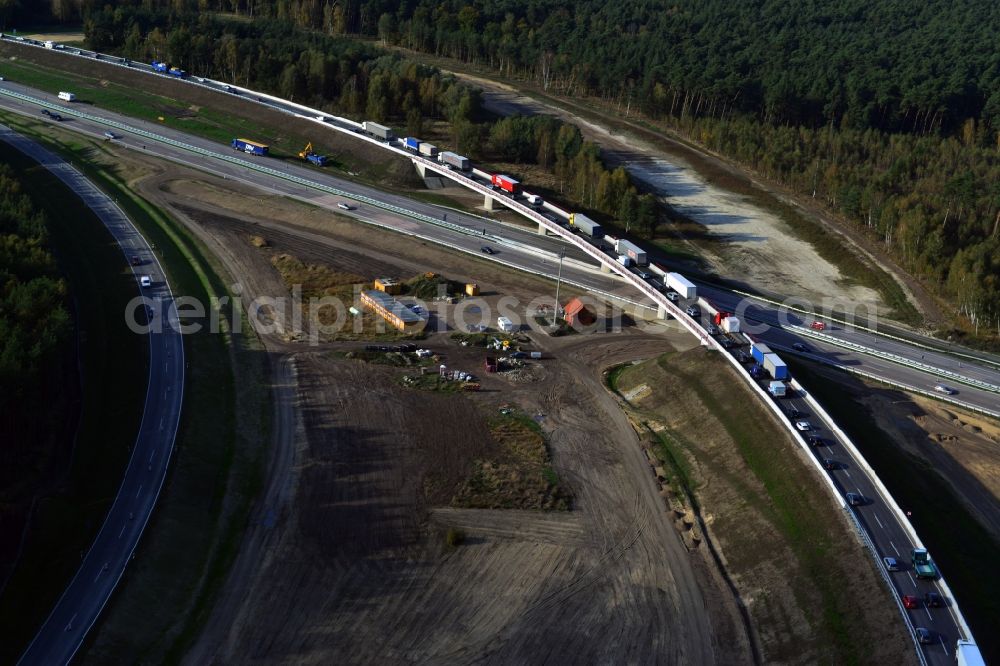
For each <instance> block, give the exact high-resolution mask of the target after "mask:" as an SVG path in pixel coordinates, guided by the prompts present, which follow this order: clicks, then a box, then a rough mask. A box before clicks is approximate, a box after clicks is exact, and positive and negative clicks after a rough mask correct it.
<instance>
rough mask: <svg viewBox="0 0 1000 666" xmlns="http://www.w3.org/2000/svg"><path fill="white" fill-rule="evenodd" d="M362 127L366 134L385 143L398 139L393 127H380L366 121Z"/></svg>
mask: <svg viewBox="0 0 1000 666" xmlns="http://www.w3.org/2000/svg"><path fill="white" fill-rule="evenodd" d="M361 127H362V128H364V130H365V133H366V134H370V135H371V136H373V137H375V138H377V139H382V140H383V141H392V140H393V139H395V138H396V133H395V132H393V131H392V128H391V127H386V126H385V125H379V124H378V123H373V122H372V121H370V120H366V121H365V122H363V123H361Z"/></svg>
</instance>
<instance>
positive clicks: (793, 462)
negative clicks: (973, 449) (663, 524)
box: [606, 349, 906, 663]
mask: <svg viewBox="0 0 1000 666" xmlns="http://www.w3.org/2000/svg"><path fill="white" fill-rule="evenodd" d="M606 381H607V382H608V384H609V386H611V387H612V388H613V389H615V390H617V391H618V392H619V395H622V394H629V393H630V392H631V394H632V395H635V396H637V397H636V398H635V400H634V401H633V403H632V408H631V411H632V412H633V413H632V417H633V419H635V420H638V421H640V422H644V423H645V425H646V426H647V427H648V428H649V430H650V432H651V433H655V435H656V436H655V437H654V438H645V437H644V440H646V441H647V443H648V445H649V446H650V448H651V449H652V450H653V451H654V452H655V453H656V455H657V457H658V458H659V459H660V460H661V461H663V462H664V463H665V467H666V466H667V465H669V468H670V470H671V474H667V476H668V477H670V476H674V477H676V478H671V479H669V480H670V483H669V484H668V485H669V490H670V491H671V492H673V493H674V494H676V492H677V490H678V489H677V486H680V487H683V488H685V489H687V490H688V492H689V495H690V499H691V503H692V506H693V508H694V509H695V510H696V511H698V512H699V513H700V515H702V516H704V522H705V523H706V525H707V526H710V528H711V533H712V534H711V539H712V541H713V542H716V543H718V544H719V548H720V549H721V552H722V553H723V557H724V560H723V561H724V562H725V569H726V572H727V573H728V575H729V576H731V578H732V580H733V581H735V585H736V589H737V590H738V591H739V594H740V595H741V597H743V598H744V600H745V601H746V603H747V604H748V608H749V611H750V616H751V618H752V621H753V624H754V626H755V628H756V631H757V633H758V634H759V635H760V637H761V649H762V653H763V656H764V659H765V661H787V660H792V661H794V660H796V658H798V659H800V660H805V661H819V662H829V663H866V662H869V661H871V659H872V658H873V654H872V653H869V652H866V651H865V647H864V646H865V644H866V643H868V642H877V641H878V635H877V634H876V635H872V632H893V631H896V632H897V633H896V634H893V635H894V636H895V638H896V639H897V642H898V643H899V649H906V644H905V641H903V640H901V639H902V638H903V632H902V624H901V623H900V622H898V618H895V619H896V622H892V621H891V620H892V615H893V612H894V609H893V607H892V605H891V603H890V602H889V595H888V592H887V591H886V590H885V589H884V586H881V583H880V582H879V579H878V578H877V575H876V572H875V570H874V565H873V563H872V561H871V558H870V557H869V555H868V553H867V552H866V551H864V550H863V547H862V546H860V544H858V542H857V540H856V539H854V538H851V535H850V528H849V527H848V525H847V524H846V522H845V521H844V520H843V519H842V517H840V516H839V512H838V511H837V509H836V508H835V507H834V505H833V504H832V503H831V502H829V501H827V497H826V496H825V495H823V496H821V497H817V481H816V479H815V477H814V476H813V475H811V474H810V473H809V470H808V468H807V466H806V464H805V463H804V462H803V461H802V460H801V459H800V457H799V456H798V455H797V454H796V453H795V448H794V444H793V443H792V442H791V441H790V439H789V437H788V436H787V434H785V433H784V432H783V430H782V429H781V428H780V426H779V425H778V424H777V423H775V422H774V421H773V420H772V419H769V418H766V417H763V418H762V417H761V414H760V413H759V409H760V407H759V406H758V405H756V404H755V400H754V399H753V398H752V397H751V395H750V394H749V391H748V390H747V389H745V388H743V387H742V385H739V386H737V387H733V386H732V375H731V373H730V372H729V371H728V370H727V367H726V363H725V361H724V360H723V359H722V358H721V357H720V356H719V355H718V354H716V353H711V352H705V351H704V350H700V349H697V350H692V351H689V352H685V353H670V354H665V355H663V356H660V357H659V358H657V359H655V360H653V361H647V362H644V363H641V364H637V365H626V366H619V369H615V371H614V372H609V373H608V378H607V380H606ZM822 492H825V491H822ZM762 539H765V540H766V541H767V542H768V544H769V546H768V548H767V549H763V550H762V549H761V548H760V543H761V540H762ZM873 587H874V588H875V589H874V590H873V589H872V588H873ZM876 590H879V591H880V592H881V594H880V593H878V592H876ZM859 595H860V596H863V597H864V598H865V601H864V602H863V603H862V602H860V601H859ZM793 616H794V617H799V618H800V622H799V623H798V624H796V623H795V622H792V621H791V618H792V617H793ZM802 623H804V624H802ZM873 625H877V626H876V627H875V628H873ZM897 625H898V626H897ZM806 626H808V630H806V629H805V627H806ZM862 637H864V640H861V638H862ZM898 656H899V655H898V654H897V657H898Z"/></svg>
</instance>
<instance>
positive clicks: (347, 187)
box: [0, 81, 1000, 411]
mask: <svg viewBox="0 0 1000 666" xmlns="http://www.w3.org/2000/svg"><path fill="white" fill-rule="evenodd" d="M5 86H6V87H8V88H10V89H13V90H17V91H18V92H22V93H23V94H31V95H34V96H36V97H43V98H44V97H48V98H49V99H52V100H53V101H55V99H54V96H46V95H44V94H40V93H37V92H36V91H34V90H32V89H30V88H25V87H22V86H18V85H17V84H15V83H11V82H9V81H8V82H4V83H2V84H0V87H5ZM0 106H5V107H7V108H10V109H12V110H15V111H19V112H22V113H27V114H29V115H34V113H35V109H38V108H39V107H33V106H32V105H28V104H27V103H21V102H20V101H18V100H13V99H10V98H7V97H5V96H0ZM87 112H88V113H91V114H93V115H96V116H100V117H102V118H105V119H108V120H112V121H117V122H123V123H126V124H129V125H131V126H134V127H138V128H140V129H145V130H147V131H150V132H154V133H156V134H159V135H163V136H166V137H168V138H171V139H173V140H177V141H183V142H186V143H190V144H192V145H196V146H199V147H201V148H204V149H206V150H212V151H216V152H217V153H219V154H220V155H227V156H228V155H231V154H232V151H231V149H229V148H228V147H227V146H219V145H218V144H216V143H213V142H211V141H207V140H204V139H198V138H197V137H191V136H188V135H185V134H183V133H180V132H175V131H173V130H170V129H169V128H165V127H162V126H160V125H156V124H152V123H144V122H142V121H135V120H132V119H129V118H125V117H122V116H119V115H118V114H114V113H111V112H108V111H103V110H101V109H87ZM37 117H39V118H42V116H40V115H39V116H37ZM64 126H65V127H66V128H67V129H74V130H77V131H84V132H89V133H91V134H92V135H94V136H101V135H102V134H103V132H104V130H105V129H106V128H105V127H103V126H101V125H99V124H96V123H91V122H90V121H87V120H82V119H73V120H71V121H64ZM115 141H116V142H117V143H120V144H124V145H127V146H129V147H132V148H135V149H137V150H147V151H148V152H155V153H156V154H157V155H159V156H162V157H164V158H169V159H173V160H176V161H178V162H181V163H186V164H190V162H191V155H190V153H188V152H186V151H184V150H183V149H181V148H177V147H174V146H170V145H169V144H156V145H155V146H154V145H150V141H149V140H148V139H146V138H143V137H139V136H135V135H129V134H127V133H125V134H123V135H122V136H121V137H120V138H118V139H116V140H115ZM256 159H260V158H252V157H246V158H245V161H246V163H247V164H252V163H254V161H255V160H256ZM265 162H266V163H267V165H268V166H270V167H272V168H277V169H279V170H281V171H283V172H286V173H289V174H291V175H296V176H301V177H303V178H307V179H309V180H312V181H316V182H320V183H323V184H326V185H330V186H332V187H337V188H339V189H342V190H344V191H347V192H352V193H354V194H359V195H364V196H369V197H372V198H378V199H382V200H385V201H388V202H390V203H393V204H394V205H397V206H399V207H401V208H404V209H407V210H412V211H415V212H418V213H422V214H424V215H428V216H429V217H432V218H435V219H437V218H439V217H443V216H444V215H447V217H448V220H447V221H448V223H449V225H450V224H453V223H454V224H458V225H461V226H464V227H466V228H467V229H468V232H467V233H461V232H459V231H456V230H455V229H453V228H450V227H447V226H436V225H433V224H430V223H428V222H424V221H420V220H416V219H413V218H408V217H405V216H402V215H399V214H396V213H392V212H390V211H386V210H383V209H380V208H377V207H375V206H369V205H366V204H356V202H355V204H356V206H355V210H352V211H349V212H346V211H342V210H339V209H337V207H336V204H337V203H338V202H339V201H343V200H349V198H348V197H336V196H333V195H331V194H329V193H326V192H321V191H317V190H315V189H312V188H310V187H308V186H306V185H302V184H300V183H296V182H292V181H287V180H283V179H280V178H277V177H274V176H271V175H268V174H263V173H260V172H257V171H253V170H251V169H249V168H245V167H241V166H239V165H234V164H231V163H229V162H223V161H217V162H213V163H212V164H211V170H212V172H213V173H216V174H219V175H222V176H223V177H228V178H233V179H236V180H239V181H243V182H247V183H250V184H252V185H254V186H257V187H260V188H262V189H265V190H268V191H271V192H274V193H276V194H281V195H284V196H290V197H293V198H297V199H300V200H303V201H307V202H309V203H311V204H313V205H316V206H319V207H323V208H327V209H330V210H333V211H335V212H337V213H339V214H346V215H350V216H354V217H356V218H357V219H359V220H362V221H366V222H370V223H376V224H379V225H382V226H385V227H387V228H391V229H394V230H396V231H399V232H402V233H409V234H419V235H420V236H421V237H425V238H428V239H430V240H433V241H434V242H438V243H441V244H445V245H449V246H451V247H455V248H459V249H463V250H465V251H468V252H478V251H479V248H480V247H481V246H482V245H484V244H486V245H490V246H491V247H493V248H495V249H498V250H499V252H498V253H497V255H494V256H493V257H492V259H494V260H499V261H502V262H504V263H507V264H508V265H511V266H514V267H518V268H521V269H523V270H527V271H529V272H532V273H535V274H539V275H543V276H548V277H554V275H555V273H556V269H557V262H556V260H555V255H556V253H557V252H559V251H560V250H563V251H566V250H568V252H567V257H568V258H569V259H570V260H571V261H567V262H566V263H565V265H564V267H563V278H564V280H566V281H567V282H570V283H573V284H575V285H577V286H581V287H584V288H586V289H590V290H593V291H595V292H598V293H615V294H616V295H618V296H620V297H622V298H624V299H625V300H631V301H633V302H639V303H644V304H646V305H650V302H649V301H648V300H646V299H644V298H641V297H640V298H636V296H635V292H634V290H633V289H631V288H630V287H628V286H627V285H625V283H624V281H623V280H621V278H619V277H618V276H614V275H610V274H606V273H600V272H599V271H598V270H597V268H596V267H593V268H589V267H588V268H585V267H583V264H584V263H585V262H584V261H583V259H584V258H583V257H582V256H581V254H582V253H581V252H580V251H579V250H578V249H576V248H572V247H571V246H569V245H568V244H567V243H566V242H565V241H563V240H561V239H558V238H553V237H551V236H549V237H546V236H541V235H539V234H536V233H534V232H533V231H531V230H528V229H516V228H503V229H501V230H498V226H497V225H493V226H492V227H485V228H486V231H487V236H486V237H485V238H486V240H484V237H483V235H482V231H483V229H484V224H485V223H484V222H483V221H482V220H481V219H480V218H477V217H475V216H472V215H466V214H463V213H459V212H457V211H443V210H442V209H441V208H439V207H437V206H434V205H432V204H427V203H423V202H419V201H413V200H410V199H407V198H405V197H402V196H399V195H394V194H391V193H384V192H381V191H379V190H376V189H375V188H371V187H368V186H365V185H358V184H356V183H353V182H351V181H346V180H342V179H339V178H336V177H333V176H330V175H328V174H326V173H323V172H322V171H320V170H318V169H315V168H310V167H307V166H306V165H304V164H299V163H297V162H296V163H282V162H280V161H277V160H265ZM508 241H513V242H514V243H516V245H514V246H511V245H507V244H506V243H507V242H508ZM532 245H533V246H535V247H530V246H532ZM573 259H577V260H578V261H580V263H575V262H573V261H572V260H573ZM586 263H588V264H590V266H592V263H590V262H586ZM700 288H701V289H702V290H703V292H704V294H705V295H706V297H707V298H708V299H709V300H710V301H712V302H713V303H715V304H716V305H718V306H720V307H724V308H726V309H730V310H735V311H739V309H738V308H737V305H738V300H737V299H739V298H740V297H738V296H735V295H733V294H730V293H728V292H723V291H720V290H718V289H712V288H706V287H704V286H702V287H700ZM748 303H749V307H747V313H748V314H749V315H751V317H753V318H754V319H758V320H761V321H764V322H768V323H770V324H772V326H771V327H769V328H768V329H767V330H765V331H763V332H761V333H760V334H759V335H758V336H757V337H759V338H760V339H761V340H763V341H765V342H768V343H773V344H778V345H783V346H785V347H790V346H791V344H792V343H793V342H795V341H797V340H798V338H797V337H794V336H793V334H791V333H788V332H786V331H784V330H782V329H781V328H780V327H779V326H773V325H774V324H778V322H779V317H778V313H777V312H776V311H775V310H774V309H771V308H767V307H764V306H763V304H761V303H759V302H756V301H753V302H749V301H748ZM788 319H790V320H791V321H793V322H794V321H798V319H796V318H794V315H789V317H788ZM830 333H831V335H839V336H841V337H844V338H845V339H850V340H852V341H854V342H858V343H860V344H867V345H869V346H870V347H871V348H872V349H883V348H885V349H886V350H891V351H893V352H894V353H899V354H900V355H902V356H908V357H910V358H911V359H913V360H914V361H919V360H920V356H921V355H925V356H927V358H926V359H925V361H926V362H928V363H929V364H934V365H941V366H943V367H945V368H946V369H951V367H953V366H954V364H957V363H960V361H957V360H956V359H954V358H953V357H947V356H944V355H940V354H938V353H932V352H928V351H926V350H921V349H914V348H908V347H906V346H905V345H904V344H902V343H897V342H895V341H891V340H887V339H885V338H879V337H878V336H873V335H871V334H868V333H865V332H862V331H854V330H847V331H845V330H842V329H841V328H840V327H839V326H836V327H833V330H831V331H830ZM810 346H811V347H812V348H814V349H815V350H816V352H817V353H818V354H820V355H821V357H822V358H825V359H826V360H828V361H830V362H832V363H834V364H837V365H840V366H845V367H853V368H856V369H859V370H863V371H866V372H870V373H872V374H874V375H876V376H878V377H882V378H884V379H886V380H888V381H892V382H897V383H900V384H903V385H906V386H911V387H914V388H924V389H925V390H927V389H931V388H932V387H933V386H934V384H936V383H937V382H938V381H942V380H939V379H938V378H937V377H935V376H934V375H932V374H927V373H925V372H922V371H920V370H917V369H914V368H910V367H906V366H903V365H898V364H896V363H893V362H890V361H886V360H883V359H879V358H876V357H873V356H870V355H867V354H862V353H858V352H855V351H849V350H845V349H842V348H839V347H836V346H834V345H831V344H828V343H823V342H816V341H812V342H810ZM949 364H951V365H949ZM954 369H955V371H960V372H963V373H966V374H967V375H969V376H972V377H975V378H980V379H982V380H983V381H991V380H995V381H996V382H997V383H998V384H1000V371H994V370H991V369H989V368H984V367H982V366H979V365H975V366H970V365H969V364H967V363H963V367H962V368H958V367H954ZM943 381H945V382H946V383H947V382H948V380H943ZM953 384H955V382H950V383H949V385H953ZM957 388H959V390H960V394H959V396H958V397H960V398H961V400H962V401H963V402H967V403H968V404H970V405H973V406H976V407H979V408H981V409H985V410H992V411H996V410H997V409H998V402H1000V398H998V396H997V395H996V394H993V393H990V392H989V391H985V390H983V389H979V388H974V387H969V386H959V387H957Z"/></svg>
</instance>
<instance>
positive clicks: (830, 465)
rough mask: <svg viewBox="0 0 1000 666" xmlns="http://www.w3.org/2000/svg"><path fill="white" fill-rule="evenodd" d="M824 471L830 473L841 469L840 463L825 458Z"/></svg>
mask: <svg viewBox="0 0 1000 666" xmlns="http://www.w3.org/2000/svg"><path fill="white" fill-rule="evenodd" d="M823 469H825V470H826V471H828V472H832V471H834V470H837V469H840V463H839V462H837V461H836V460H833V459H832V458H823Z"/></svg>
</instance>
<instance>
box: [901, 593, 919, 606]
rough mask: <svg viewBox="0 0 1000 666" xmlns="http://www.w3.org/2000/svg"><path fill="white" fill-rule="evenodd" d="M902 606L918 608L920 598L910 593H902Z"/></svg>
mask: <svg viewBox="0 0 1000 666" xmlns="http://www.w3.org/2000/svg"><path fill="white" fill-rule="evenodd" d="M903 608H920V599H918V598H917V597H915V596H913V595H912V594H904V595H903Z"/></svg>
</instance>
